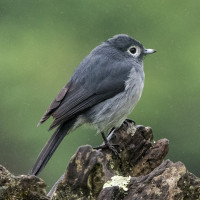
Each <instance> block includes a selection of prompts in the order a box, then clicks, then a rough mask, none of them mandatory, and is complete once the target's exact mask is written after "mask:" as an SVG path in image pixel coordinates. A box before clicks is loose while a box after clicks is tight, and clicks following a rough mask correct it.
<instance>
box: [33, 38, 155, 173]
mask: <svg viewBox="0 0 200 200" xmlns="http://www.w3.org/2000/svg"><path fill="white" fill-rule="evenodd" d="M154 52H156V50H154V49H145V48H144V47H143V45H142V44H141V43H140V42H139V41H137V40H136V39H134V38H132V37H131V36H129V35H127V34H118V35H115V36H113V37H112V38H109V39H108V40H106V41H104V42H102V43H101V44H100V45H98V46H97V47H95V48H94V49H93V50H92V51H91V52H90V53H89V54H88V55H87V56H86V57H85V58H84V59H83V60H82V61H81V63H80V64H79V65H78V66H77V68H76V69H75V71H74V73H73V75H72V76H71V78H70V80H69V81H68V82H67V84H66V85H65V86H64V87H63V88H62V90H61V91H60V93H59V94H58V95H57V96H56V98H55V99H54V100H53V101H52V103H51V104H50V106H49V108H48V109H47V110H46V112H45V113H44V115H43V117H42V118H41V120H40V121H39V123H38V126H39V125H40V124H43V123H44V122H45V121H46V120H47V119H48V118H49V117H50V116H52V117H53V119H54V121H53V123H52V124H51V125H50V128H49V131H50V130H52V129H54V128H56V130H55V132H54V133H53V135H52V136H51V138H50V139H49V141H48V142H47V143H46V145H45V146H44V148H43V149H42V151H41V152H40V154H39V156H38V158H37V160H36V162H35V164H34V166H33V167H32V169H31V170H30V171H29V174H30V175H38V174H39V173H40V172H41V171H42V169H43V168H44V167H45V166H46V164H47V162H48V161H49V159H50V158H51V156H52V155H53V153H54V152H55V150H56V149H57V147H58V145H59V144H60V142H61V141H62V140H63V138H64V137H65V136H66V135H67V134H68V133H69V132H72V131H74V130H75V129H76V128H78V127H79V126H81V125H83V124H90V125H91V126H93V127H94V128H95V129H96V130H97V133H101V134H102V137H103V139H104V144H105V145H107V146H108V147H112V144H110V143H109V142H108V141H107V138H106V137H105V133H106V132H107V131H110V130H112V129H113V128H118V127H120V126H121V125H122V123H123V121H124V120H125V119H126V117H127V116H128V115H129V114H130V113H131V111H132V110H133V109H134V107H135V106H136V104H137V102H138V101H139V99H140V97H141V94H142V91H143V87H144V78H145V74H144V70H143V59H144V56H146V55H148V54H152V53H154ZM111 149H112V148H111Z"/></svg>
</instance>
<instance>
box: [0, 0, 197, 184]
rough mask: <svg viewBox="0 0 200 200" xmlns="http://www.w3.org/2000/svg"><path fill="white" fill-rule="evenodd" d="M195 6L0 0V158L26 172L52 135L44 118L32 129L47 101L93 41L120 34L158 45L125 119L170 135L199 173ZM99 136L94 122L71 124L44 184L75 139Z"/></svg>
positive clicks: (95, 140)
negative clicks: (74, 127) (139, 93)
mask: <svg viewBox="0 0 200 200" xmlns="http://www.w3.org/2000/svg"><path fill="white" fill-rule="evenodd" d="M199 10H200V1H199V0H193V1H186V0H183V1H172V0H169V1H164V0H152V1H139V0H135V1H122V0H120V1H115V0H110V1H100V0H97V1H89V0H79V1H78V0H71V1H67V0H66V1H64V0H61V1H56V0H54V1H52V0H49V1H42V0H40V1H39V0H37V1H27V0H12V1H11V0H1V1H0V91H1V98H0V113H1V116H0V120H1V126H0V152H1V154H0V155H1V156H0V163H1V164H3V165H4V166H6V167H7V168H8V169H9V170H11V171H12V172H14V173H15V174H25V173H27V172H28V170H29V168H30V167H31V166H32V165H33V163H34V161H35V160H36V157H37V155H38V153H39V152H40V150H41V149H42V147H43V145H44V144H45V142H46V141H47V140H48V138H49V137H50V135H51V134H52V133H51V132H50V133H49V132H47V129H48V126H49V124H50V123H51V121H52V120H50V121H49V122H47V123H45V124H44V125H42V126H41V127H39V128H36V124H37V122H38V121H39V119H40V117H41V116H42V115H43V113H44V111H45V110H46V108H47V107H48V105H49V104H50V102H51V100H52V99H53V98H54V97H55V96H56V94H57V93H58V92H59V90H60V89H61V88H62V86H63V85H65V84H66V82H67V80H68V79H69V78H70V76H71V75H72V73H73V70H74V69H75V67H76V66H77V65H78V64H79V63H80V61H81V60H82V59H83V58H84V57H85V56H86V55H87V54H88V53H89V52H90V51H91V50H92V49H93V48H94V47H95V46H97V45H98V44H100V43H101V42H102V41H104V40H106V39H108V38H109V37H111V36H113V35H115V34H118V33H126V34H129V35H131V36H133V37H134V38H136V39H137V40H139V41H141V42H142V43H143V45H144V46H145V47H147V48H155V49H156V50H157V51H158V52H157V53H156V54H153V55H150V56H148V57H147V58H146V59H145V61H144V69H145V74H146V80H145V87H144V91H143V95H142V98H141V100H140V102H139V103H138V105H137V107H136V108H135V110H134V111H133V112H132V114H131V116H130V118H132V119H134V120H135V121H136V122H137V124H144V125H149V126H151V127H152V128H153V130H154V135H155V137H156V138H155V139H159V138H161V137H166V138H168V139H169V140H170V152H169V155H168V157H169V158H170V159H171V160H173V161H179V160H181V161H183V162H184V163H185V164H186V166H187V168H188V169H189V170H190V171H191V172H193V173H194V174H196V175H198V176H200V169H199V163H200V155H199V154H200V145H199V141H200V134H199V128H200V123H199V121H200V116H199V113H200V78H199V77H200V56H199V53H200V23H199V19H200V12H199ZM116 103H117V102H116ZM101 142H102V139H101V136H100V135H98V136H97V135H96V134H95V130H92V129H88V128H87V127H82V128H79V129H77V130H76V131H75V132H73V134H70V135H69V136H67V137H66V138H65V140H64V141H63V142H62V144H61V145H60V147H59V148H58V150H57V151H56V153H55V154H54V156H53V157H52V159H51V160H50V162H49V163H48V165H47V167H46V168H45V170H44V171H43V172H42V174H41V177H42V178H44V179H45V181H46V182H47V183H49V184H50V185H51V184H52V183H54V182H55V181H56V180H57V178H58V177H59V176H60V175H61V174H62V172H63V171H64V170H65V167H66V164H67V162H68V160H69V158H70V157H71V156H72V155H73V153H74V152H75V151H76V149H77V147H78V146H80V145H84V144H90V145H93V146H96V145H98V144H100V143H101Z"/></svg>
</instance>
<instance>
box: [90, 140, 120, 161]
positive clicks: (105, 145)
mask: <svg viewBox="0 0 200 200" xmlns="http://www.w3.org/2000/svg"><path fill="white" fill-rule="evenodd" d="M116 147H117V148H118V147H119V145H118V144H111V143H110V142H106V143H105V144H102V145H100V146H97V147H94V148H93V149H96V150H98V149H110V150H111V151H112V152H113V153H114V154H115V155H116V156H117V157H118V158H121V157H120V154H119V152H118V151H117V148H116Z"/></svg>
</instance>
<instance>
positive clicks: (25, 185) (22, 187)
mask: <svg viewBox="0 0 200 200" xmlns="http://www.w3.org/2000/svg"><path fill="white" fill-rule="evenodd" d="M108 141H109V142H111V143H112V144H118V145H119V146H117V147H116V148H117V150H118V151H119V155H120V159H119V157H118V156H117V155H115V154H114V152H112V151H111V150H109V149H101V150H95V149H93V148H92V147H91V146H89V145H85V146H81V147H79V149H78V150H77V152H76V154H75V155H74V156H73V157H72V158H71V160H70V162H69V164H68V167H67V169H66V172H65V173H64V174H63V176H62V177H61V178H60V179H59V180H58V181H57V183H56V184H55V186H54V187H53V188H52V190H51V191H50V193H49V195H48V196H49V197H47V196H46V192H45V184H44V182H43V181H42V180H41V179H39V178H37V177H35V176H28V175H27V176H26V175H25V176H17V177H15V176H13V175H12V174H10V173H9V172H8V171H7V170H6V169H5V168H3V167H1V168H0V200H1V199H11V200H12V199H24V200H25V199H36V200H37V199H38V200H39V199H53V200H58V199H59V200H67V199H69V200H75V199H82V200H87V199H98V200H106V199H107V200H111V199H116V200H118V199H120V200H121V199H124V200H131V199H158V200H159V199H161V200H165V199H166V200H168V199H169V200H170V199H200V179H199V178H197V177H195V176H194V175H193V174H191V173H189V172H188V171H187V170H186V168H185V166H184V164H182V163H181V162H177V163H173V162H171V161H169V160H166V161H163V159H164V157H165V156H166V154H167V153H168V150H169V142H168V140H167V139H160V140H158V141H157V142H154V141H153V133H152V129H151V128H150V127H144V126H135V125H134V124H133V123H130V121H129V122H128V123H127V122H126V123H124V124H123V125H122V127H120V128H119V129H118V130H115V131H114V132H112V133H111V134H110V135H109V136H108Z"/></svg>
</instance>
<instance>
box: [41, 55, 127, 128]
mask: <svg viewBox="0 0 200 200" xmlns="http://www.w3.org/2000/svg"><path fill="white" fill-rule="evenodd" d="M130 70H131V65H130V63H126V62H125V61H123V62H122V61H119V60H118V61H116V60H112V59H110V58H109V57H106V56H105V57H102V56H99V55H90V54H89V55H88V56H87V57H86V58H85V59H84V60H83V61H82V62H81V63H80V65H79V66H78V67H77V69H76V70H75V72H74V74H73V76H72V78H71V80H70V81H69V82H68V84H67V85H66V86H65V87H64V88H63V89H62V90H61V92H60V93H59V95H58V96H57V97H56V99H55V100H54V101H53V102H52V103H51V105H50V107H49V108H48V110H47V111H46V113H45V115H44V116H43V118H42V119H41V121H40V123H43V122H44V121H45V120H46V119H48V118H49V116H50V115H52V116H53V118H54V119H55V120H54V122H53V123H52V125H51V126H50V130H51V129H53V128H54V127H56V126H59V125H60V124H63V123H64V122H66V121H67V120H69V119H71V118H73V117H76V116H78V115H79V114H81V113H82V112H84V111H85V110H87V109H89V108H91V107H92V106H94V105H96V104H98V103H100V102H102V101H104V100H107V99H109V98H112V97H113V96H115V95H117V94H118V93H120V92H122V91H123V90H124V89H125V81H126V80H127V79H128V75H129V73H130Z"/></svg>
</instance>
